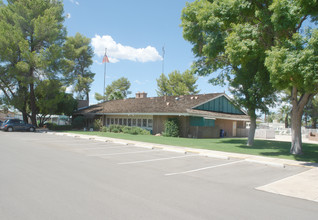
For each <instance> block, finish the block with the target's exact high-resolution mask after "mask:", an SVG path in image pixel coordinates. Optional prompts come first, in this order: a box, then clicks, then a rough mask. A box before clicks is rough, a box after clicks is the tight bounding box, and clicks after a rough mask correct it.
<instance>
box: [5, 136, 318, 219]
mask: <svg viewBox="0 0 318 220" xmlns="http://www.w3.org/2000/svg"><path fill="white" fill-rule="evenodd" d="M0 137H1V144H0V165H1V166H0V218H1V219H88V218H91V219H285V218H288V219H300V218H301V219H316V218H317V217H318V203H316V202H312V201H307V200H303V199H297V198H291V197H288V196H282V195H278V194H275V193H268V192H265V191H262V190H259V189H260V187H263V186H266V185H268V184H271V183H275V182H277V181H281V180H283V179H285V178H290V177H292V176H294V175H298V174H301V173H303V172H306V171H308V170H309V169H308V168H304V167H294V166H287V167H285V168H282V167H274V166H266V165H263V164H257V163H252V162H248V161H246V160H241V159H218V158H211V157H206V156H201V155H198V154H195V153H184V152H175V151H176V150H175V149H171V151H169V149H165V150H163V149H160V148H153V147H152V146H150V145H149V146H148V145H145V144H142V145H141V146H138V145H127V144H125V142H122V143H120V142H117V143H115V142H105V141H101V140H89V139H82V138H79V137H69V136H64V135H51V134H46V133H27V132H21V133H7V132H0ZM21 206H22V207H21ZM21 217H22V218H21Z"/></svg>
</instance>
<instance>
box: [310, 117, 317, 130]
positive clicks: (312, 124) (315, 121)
mask: <svg viewBox="0 0 318 220" xmlns="http://www.w3.org/2000/svg"><path fill="white" fill-rule="evenodd" d="M311 120H312V122H311V128H313V129H316V128H317V126H316V124H317V119H316V118H312V119H311Z"/></svg>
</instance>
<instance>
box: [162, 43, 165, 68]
mask: <svg viewBox="0 0 318 220" xmlns="http://www.w3.org/2000/svg"><path fill="white" fill-rule="evenodd" d="M162 73H163V74H164V73H165V46H163V47H162Z"/></svg>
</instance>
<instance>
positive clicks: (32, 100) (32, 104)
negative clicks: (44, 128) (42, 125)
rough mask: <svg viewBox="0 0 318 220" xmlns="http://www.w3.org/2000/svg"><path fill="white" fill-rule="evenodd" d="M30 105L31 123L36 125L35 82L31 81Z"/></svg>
mask: <svg viewBox="0 0 318 220" xmlns="http://www.w3.org/2000/svg"><path fill="white" fill-rule="evenodd" d="M30 107H31V112H32V113H31V123H32V125H34V126H36V103H35V94H34V84H33V83H30Z"/></svg>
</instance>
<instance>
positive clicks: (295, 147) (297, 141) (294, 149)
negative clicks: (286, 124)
mask: <svg viewBox="0 0 318 220" xmlns="http://www.w3.org/2000/svg"><path fill="white" fill-rule="evenodd" d="M291 116H292V120H291V135H292V143H291V148H290V153H291V154H295V155H300V154H302V153H303V152H302V140H301V116H302V112H299V111H297V108H296V109H294V106H293V110H292V115H291Z"/></svg>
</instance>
